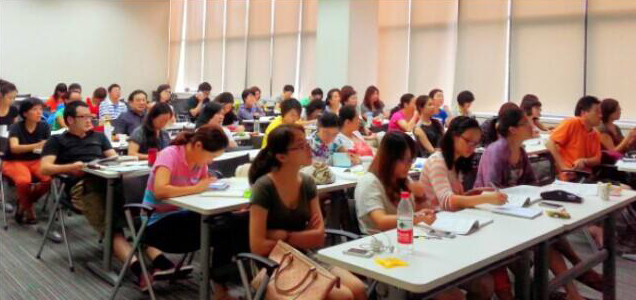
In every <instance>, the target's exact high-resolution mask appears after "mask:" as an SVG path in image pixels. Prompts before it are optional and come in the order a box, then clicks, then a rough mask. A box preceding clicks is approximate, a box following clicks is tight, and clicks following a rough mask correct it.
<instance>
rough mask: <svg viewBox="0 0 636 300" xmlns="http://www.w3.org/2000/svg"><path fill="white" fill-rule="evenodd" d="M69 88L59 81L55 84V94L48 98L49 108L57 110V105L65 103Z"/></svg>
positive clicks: (52, 111)
mask: <svg viewBox="0 0 636 300" xmlns="http://www.w3.org/2000/svg"><path fill="white" fill-rule="evenodd" d="M67 91H68V88H67V87H66V84H65V83H58V84H57V85H56V86H55V91H53V95H51V97H49V99H48V100H46V107H48V108H49V111H50V112H51V113H54V112H55V111H57V107H58V105H60V104H64V98H65V97H66V92H67Z"/></svg>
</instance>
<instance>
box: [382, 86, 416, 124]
mask: <svg viewBox="0 0 636 300" xmlns="http://www.w3.org/2000/svg"><path fill="white" fill-rule="evenodd" d="M397 108H398V110H397V111H396V112H395V113H393V114H392V115H391V120H390V121H389V131H393V130H399V131H403V132H410V131H412V130H413V128H415V125H416V124H417V121H418V119H419V117H420V116H419V113H418V112H417V110H415V96H414V95H413V94H410V93H409V94H404V95H402V97H400V104H399V105H398V106H397Z"/></svg>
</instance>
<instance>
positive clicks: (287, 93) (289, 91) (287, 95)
mask: <svg viewBox="0 0 636 300" xmlns="http://www.w3.org/2000/svg"><path fill="white" fill-rule="evenodd" d="M293 95H294V86H293V85H291V84H286V85H285V86H283V93H282V94H281V95H280V96H278V97H276V108H277V109H278V108H280V105H281V103H282V102H283V101H285V100H288V99H291V98H292V96H293ZM298 103H300V102H298Z"/></svg>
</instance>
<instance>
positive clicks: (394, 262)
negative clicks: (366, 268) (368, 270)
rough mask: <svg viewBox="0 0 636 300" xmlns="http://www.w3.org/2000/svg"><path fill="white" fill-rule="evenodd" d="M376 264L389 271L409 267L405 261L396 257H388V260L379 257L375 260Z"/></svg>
mask: <svg viewBox="0 0 636 300" xmlns="http://www.w3.org/2000/svg"><path fill="white" fill-rule="evenodd" d="M375 262H376V263H377V264H379V265H381V266H383V267H385V268H387V269H392V268H396V267H406V266H408V265H409V264H408V263H406V262H405V261H403V260H401V259H399V258H395V257H387V258H379V257H378V258H376V259H375Z"/></svg>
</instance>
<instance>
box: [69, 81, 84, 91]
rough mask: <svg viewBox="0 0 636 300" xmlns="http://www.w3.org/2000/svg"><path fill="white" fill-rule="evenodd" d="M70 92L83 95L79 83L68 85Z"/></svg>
mask: <svg viewBox="0 0 636 300" xmlns="http://www.w3.org/2000/svg"><path fill="white" fill-rule="evenodd" d="M68 92H69V93H70V92H78V93H80V94H81V93H82V86H81V85H80V84H79V83H77V82H73V83H71V84H69V85H68Z"/></svg>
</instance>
